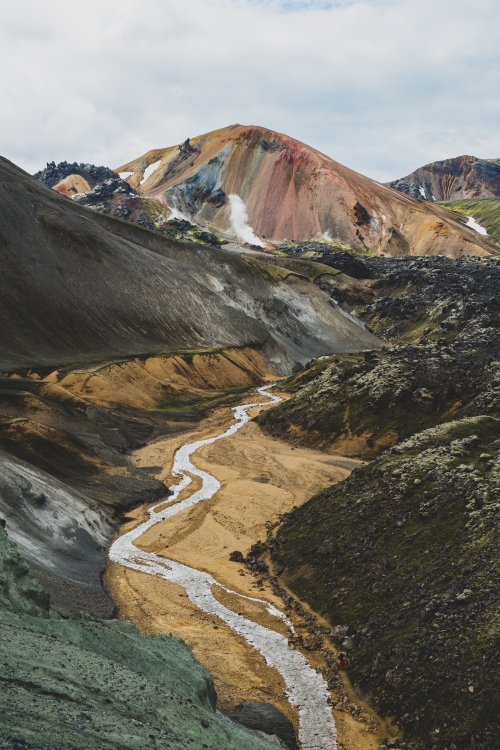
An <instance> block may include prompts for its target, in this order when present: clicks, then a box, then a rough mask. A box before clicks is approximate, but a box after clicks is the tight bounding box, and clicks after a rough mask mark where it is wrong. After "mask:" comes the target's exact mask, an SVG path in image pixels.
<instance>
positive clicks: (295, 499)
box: [108, 387, 376, 750]
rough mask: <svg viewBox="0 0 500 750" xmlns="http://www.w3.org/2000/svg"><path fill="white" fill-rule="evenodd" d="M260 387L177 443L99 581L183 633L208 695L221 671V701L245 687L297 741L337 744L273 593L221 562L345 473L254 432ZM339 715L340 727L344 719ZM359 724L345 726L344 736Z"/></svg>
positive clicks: (135, 615) (157, 625)
mask: <svg viewBox="0 0 500 750" xmlns="http://www.w3.org/2000/svg"><path fill="white" fill-rule="evenodd" d="M268 389H269V387H267V388H262V389H258V392H259V396H260V400H259V401H257V402H253V403H250V404H244V405H241V406H239V407H236V408H235V409H233V412H234V420H233V421H232V423H231V424H230V425H229V427H227V428H226V429H224V427H225V425H224V424H223V422H224V419H220V417H215V418H213V419H212V423H211V424H210V425H205V429H207V432H208V433H209V435H210V436H209V437H206V438H203V439H201V440H194V441H193V440H188V441H187V442H186V443H185V444H184V445H180V446H178V447H177V450H176V452H175V458H174V461H173V467H172V470H171V474H172V476H173V477H176V478H177V483H176V484H175V486H173V487H172V489H173V491H174V495H173V496H172V497H171V498H169V501H168V503H160V504H157V505H156V506H154V507H152V508H149V509H147V513H146V512H145V509H141V510H140V511H139V512H138V513H137V514H136V516H135V518H133V520H132V522H131V524H130V525H129V526H128V527H125V529H124V530H123V531H124V532H125V533H123V534H122V536H120V537H119V538H118V539H117V540H116V541H115V543H114V544H113V546H112V548H111V551H110V559H111V560H112V561H114V563H115V564H116V567H112V568H111V569H110V572H109V573H108V585H109V586H110V588H111V591H112V593H113V596H114V598H115V601H117V603H118V604H119V606H120V610H121V612H122V616H127V617H129V619H133V620H134V621H135V622H137V623H138V624H139V625H140V627H142V629H143V630H145V631H146V632H148V631H149V632H170V631H171V630H173V632H175V634H176V635H181V637H183V638H185V640H186V641H187V642H188V644H189V645H190V646H191V647H192V648H193V650H194V652H195V654H196V655H197V656H198V658H200V659H201V661H203V662H204V663H205V664H206V666H207V667H208V668H209V669H210V670H211V671H212V673H213V674H214V677H215V678H216V684H217V688H218V692H219V696H221V685H223V684H224V680H225V678H227V680H226V681H227V682H228V684H229V691H228V693H229V694H227V695H224V690H222V702H223V703H226V704H230V703H232V704H233V705H234V703H235V702H237V701H238V700H240V699H244V698H245V697H253V698H254V699H256V700H262V701H264V702H266V701H267V702H272V703H274V704H275V705H277V707H279V708H280V709H281V710H283V708H286V706H288V708H289V710H288V711H286V710H285V713H288V714H289V715H291V718H292V719H295V724H296V726H297V725H298V727H297V728H298V736H299V739H300V741H301V744H302V746H303V747H304V748H318V749H319V748H321V749H322V750H323V749H324V750H330V749H334V748H336V747H337V739H338V727H337V726H336V722H335V719H334V716H333V713H332V709H331V706H330V705H329V699H330V697H331V694H330V691H329V690H328V688H327V685H326V682H325V680H324V678H323V676H322V675H321V673H320V672H319V671H316V669H315V668H314V667H313V666H311V664H310V661H311V660H310V659H308V658H306V657H305V656H304V655H303V654H302V653H301V652H300V651H298V650H295V649H293V648H290V646H289V642H288V638H289V636H290V634H291V633H292V632H293V624H292V623H291V622H290V621H289V620H288V619H287V617H286V616H285V614H284V613H283V611H282V608H280V606H279V605H280V600H277V599H276V597H273V596H272V594H271V592H270V590H269V588H268V587H267V586H266V584H265V582H263V581H259V579H258V577H253V578H252V577H251V576H250V575H249V574H248V571H245V570H244V569H243V568H242V567H241V565H237V564H235V563H231V562H229V552H230V551H231V549H230V545H233V546H235V545H238V547H237V548H238V549H242V550H243V551H244V552H245V551H246V550H248V548H249V546H251V544H252V543H253V542H255V541H256V539H257V538H259V537H260V538H265V531H266V522H267V523H271V522H273V521H274V522H275V521H276V520H277V518H278V517H279V514H280V513H282V512H286V511H287V510H290V509H291V507H293V505H294V504H300V503H301V502H304V501H305V500H306V499H307V498H308V497H310V496H311V495H312V494H313V493H314V491H317V490H319V489H321V488H322V487H324V486H328V485H329V484H332V482H334V481H339V480H340V479H342V478H343V477H344V476H346V475H347V473H348V470H347V469H346V468H345V465H344V467H342V466H335V461H332V457H331V456H328V455H325V454H319V453H318V452H316V451H307V450H302V449H301V450H294V449H293V448H292V447H291V446H288V445H286V444H284V443H281V442H280V441H274V440H272V439H271V438H267V437H265V436H262V435H261V434H258V433H259V430H258V427H257V426H256V425H255V424H253V423H252V424H249V420H250V418H251V416H252V415H253V414H254V413H255V412H256V411H258V410H259V409H260V408H262V407H263V406H265V405H267V404H270V403H273V402H274V403H275V402H276V401H278V400H279V397H277V396H274V395H272V394H269V393H268ZM263 399H264V400H263ZM217 420H219V421H218V422H217ZM221 428H222V429H221ZM243 428H244V432H242V430H243ZM237 433H239V435H238V436H237ZM177 439H178V438H177ZM238 440H239V442H237V441H238ZM164 442H165V441H163V442H162V441H160V443H161V445H158V444H154V445H153V446H148V447H147V448H146V449H144V450H143V455H142V457H141V458H142V461H143V464H147V462H148V461H149V462H150V463H151V462H153V463H154V462H155V459H157V458H158V452H159V451H160V452H161V451H162V450H163V451H166V453H167V454H168V449H167V450H166V446H165V445H164ZM243 445H244V446H245V449H243V447H242V446H243ZM171 449H172V446H170V450H171ZM195 452H196V462H195V463H193V461H192V460H191V457H192V456H193V454H194V453H195ZM249 452H250V454H252V455H251V456H250V460H249V456H248V453H249ZM245 453H246V457H245ZM221 458H222V460H221ZM139 460H140V459H139ZM339 463H340V464H341V461H339ZM221 468H222V471H221ZM212 472H213V473H212ZM259 472H260V474H259ZM216 474H217V476H216ZM248 474H250V476H248ZM252 474H253V476H252ZM171 486H172V485H171ZM215 498H216V500H217V502H216V503H215V501H214V499H215ZM138 521H139V522H138ZM222 542H227V543H226V544H223V543H222ZM123 568H125V569H126V572H125V574H124V572H123ZM180 610H182V613H181V612H180ZM200 652H201V653H200ZM249 653H251V654H252V655H251V656H249ZM208 654H210V657H208ZM203 657H205V658H203ZM207 662H208V663H207ZM238 681H240V682H241V683H242V684H241V689H238V685H237V683H238ZM244 686H245V687H244ZM235 688H236V689H235ZM245 688H246V689H245ZM224 699H225V700H224ZM284 704H285V705H284ZM345 718H346V717H341V720H342V721H341V723H342V727H341V734H342V735H344V732H345V730H346V729H347V726H345V725H346V724H352V722H346V721H345ZM363 731H364V730H363V728H362V727H361V726H360V727H355V726H351V732H350V733H351V734H353V740H355V735H358V734H360V733H362V732H363ZM369 739H370V738H369V737H368V736H367V735H366V733H365V734H363V735H362V737H361V736H359V738H358V740H355V742H354V744H352V747H366V748H368V747H375V746H376V740H375V739H374V738H373V742H371V741H369V742H368V740H369ZM361 740H362V741H361ZM348 745H351V743H350V742H349V743H348ZM348 745H346V744H345V741H344V746H346V747H347V746H348Z"/></svg>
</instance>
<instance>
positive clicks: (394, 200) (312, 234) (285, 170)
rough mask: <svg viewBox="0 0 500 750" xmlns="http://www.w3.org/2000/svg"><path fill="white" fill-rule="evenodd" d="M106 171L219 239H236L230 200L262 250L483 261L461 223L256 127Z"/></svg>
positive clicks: (483, 248)
mask: <svg viewBox="0 0 500 750" xmlns="http://www.w3.org/2000/svg"><path fill="white" fill-rule="evenodd" d="M115 171H116V172H118V173H120V174H122V176H124V178H125V179H127V181H128V182H129V183H130V185H131V186H132V187H133V188H135V189H136V190H137V191H138V192H139V193H141V194H142V195H146V196H150V197H154V198H156V199H157V200H159V201H161V202H166V204H168V206H170V207H171V208H173V209H174V210H175V211H177V212H180V213H182V214H184V215H186V216H188V217H189V218H191V219H193V220H194V221H196V222H199V223H202V224H206V225H207V226H209V227H210V228H212V229H213V230H215V231H219V232H223V233H231V232H233V233H234V232H235V230H236V228H235V226H234V222H233V224H232V222H231V201H234V199H231V198H230V196H231V195H236V196H239V198H241V200H242V201H243V202H244V204H245V208H246V212H247V214H248V224H249V225H250V226H251V227H252V228H253V230H254V232H255V234H256V235H258V237H259V238H261V239H262V240H264V241H265V242H270V243H272V242H273V241H275V242H276V241H280V240H285V239H287V240H294V241H307V240H312V239H321V238H323V239H326V240H331V241H333V242H334V243H342V244H344V245H347V246H348V247H350V248H352V249H355V250H358V251H359V250H361V251H372V252H373V251H376V252H377V253H379V254H384V255H400V254H413V255H447V256H449V257H453V258H456V257H459V256H461V255H479V256H486V255H490V254H492V253H493V250H492V249H491V248H490V246H489V245H488V243H487V239H486V238H483V237H481V236H480V235H479V234H478V233H477V232H475V231H474V230H473V229H471V228H469V227H467V226H466V225H465V223H466V219H465V218H464V217H461V216H460V215H457V214H453V213H452V212H449V211H447V210H446V209H444V208H442V207H439V206H435V205H431V204H429V203H426V202H424V201H421V200H418V199H416V198H412V197H410V196H408V195H404V194H402V193H400V192H398V191H396V190H393V189H392V188H390V187H387V186H385V185H382V184H380V183H378V182H376V181H375V180H371V179H370V178H368V177H365V176H363V175H361V174H358V173H357V172H354V171H353V170H351V169H349V168H348V167H344V166H343V165H342V164H339V163H338V162H336V161H334V160H333V159H331V158H330V157H328V156H325V155H324V154H322V153H320V152H319V151H317V150H316V149H314V148H311V147H310V146H307V145H305V144H303V143H301V142H300V141H296V140H295V139H293V138H290V137H289V136H286V135H283V134H281V133H276V132H274V131H272V130H267V129H266V128H262V127H258V126H253V125H250V126H245V125H231V126H229V127H226V128H222V129H220V130H214V131H213V132H211V133H206V134H205V135H201V136H198V137H196V138H193V139H192V140H189V139H188V140H187V141H185V142H184V143H182V144H180V145H177V146H170V147H169V148H160V149H154V150H152V151H148V152H147V154H144V155H143V156H141V157H139V158H137V159H134V160H132V161H130V162H128V163H127V164H124V165H122V166H121V167H118V168H117V169H116V170H115ZM236 200H237V199H236ZM236 234H237V230H236Z"/></svg>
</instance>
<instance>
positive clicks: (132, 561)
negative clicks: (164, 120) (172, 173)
mask: <svg viewBox="0 0 500 750" xmlns="http://www.w3.org/2000/svg"><path fill="white" fill-rule="evenodd" d="M236 197H237V196H236ZM239 200H240V199H239ZM253 244H255V243H253ZM271 387H272V386H265V387H263V388H258V389H257V392H258V393H260V394H261V395H262V396H267V397H268V398H270V399H271V402H272V403H275V402H278V401H281V398H279V397H278V396H275V395H273V394H270V393H267V390H268V389H269V388H271ZM264 403H269V402H262V403H258V404H244V405H243V406H237V407H235V408H234V409H233V412H234V416H235V420H236V421H235V422H234V423H233V424H232V425H231V426H230V427H229V428H228V429H227V430H226V431H225V432H224V433H222V434H221V435H218V436H216V437H213V438H208V439H206V440H199V441H197V442H195V443H187V444H186V445H183V446H182V447H181V448H179V450H178V451H177V453H176V454H175V458H174V466H173V469H172V474H173V475H174V476H178V477H179V478H180V481H179V482H178V484H177V485H176V486H175V487H174V488H173V490H174V494H173V496H172V497H171V498H170V500H171V501H175V500H176V498H177V497H178V496H179V494H180V493H181V492H182V491H183V490H184V489H185V488H186V487H188V486H189V484H191V482H192V479H191V478H190V477H189V476H188V474H187V473H186V472H190V473H191V474H193V475H195V476H197V477H200V478H201V480H202V486H201V489H199V490H197V491H196V492H194V493H193V494H192V495H190V496H189V497H187V498H186V499H185V500H182V501H181V502H179V503H176V504H175V505H169V506H168V507H167V508H164V509H163V510H161V511H158V512H156V508H157V507H159V506H162V505H164V504H165V503H164V501H163V502H161V503H159V504H158V505H156V506H155V507H154V508H151V509H150V511H149V519H148V520H147V521H145V522H144V523H142V524H141V525H140V526H138V527H137V528H136V529H133V530H132V531H129V532H128V533H126V534H124V535H123V536H121V537H119V539H117V540H116V542H114V544H113V545H112V547H111V549H110V552H109V556H110V559H111V560H113V561H114V562H118V563H120V564H121V565H125V566H126V567H128V568H133V569H134V570H139V571H141V572H143V573H149V574H150V575H156V576H160V577H162V578H165V579H166V580H167V581H173V582H174V583H178V584H179V585H181V586H183V588H184V589H185V591H186V593H187V595H188V596H189V598H190V600H191V601H192V602H193V604H195V605H196V606H197V607H199V608H200V609H202V610H203V611H204V612H207V613H209V614H211V615H215V616H216V617H219V618H220V619H221V620H223V621H224V622H225V623H226V624H227V625H229V626H230V627H231V628H232V629H233V630H234V631H235V632H236V633H239V634H240V635H241V636H243V637H244V638H245V639H246V640H247V641H248V643H249V644H251V645H252V646H253V647H254V648H256V649H257V650H258V651H260V653H261V654H262V655H263V656H264V658H265V660H266V662H267V664H269V665H270V666H271V667H275V668H276V669H277V670H278V672H280V674H281V675H282V677H283V679H284V681H285V684H286V688H287V696H288V699H289V701H290V703H291V704H292V705H293V706H295V707H296V708H297V709H298V713H299V739H300V742H301V743H302V747H303V749H304V750H336V748H337V730H336V726H335V721H334V718H333V716H332V711H331V708H330V707H329V706H328V704H327V699H328V697H329V693H328V689H327V686H326V683H325V680H324V679H323V676H322V675H321V674H319V673H317V672H316V671H315V670H314V669H312V667H310V665H309V664H308V662H307V660H306V658H305V657H304V656H303V654H301V653H300V651H295V650H291V649H290V648H289V645H288V640H287V638H286V637H285V636H283V635H281V634H280V633H276V632H275V631H273V630H269V629H268V628H265V627H263V626H262V625H259V624H257V623H255V622H252V621H251V620H246V619H245V618H244V617H243V616H242V615H238V614H236V613H235V612H232V611H231V610H230V609H228V608H227V607H225V606H224V605H223V604H221V603H220V602H219V601H217V599H216V598H215V596H214V595H213V593H212V588H213V586H214V585H220V584H218V583H217V581H216V580H215V579H214V578H212V576H210V575H209V574H208V573H204V572H203V571H199V570H196V569H194V568H189V567H188V566H187V565H183V564H181V563H178V562H175V561H173V560H167V559H166V558H163V557H160V556H158V555H156V554H154V553H152V552H144V551H143V550H141V549H139V547H136V546H135V544H134V542H135V541H136V540H137V539H138V538H139V537H140V536H142V534H143V533H144V532H145V531H146V530H147V529H149V528H151V526H154V525H155V524H156V523H158V522H159V521H164V520H166V519H167V518H172V516H174V515H176V514H177V513H180V512H181V511H182V510H184V509H185V508H189V507H191V506H192V505H195V504H196V503H199V502H202V501H203V500H209V499H210V498H211V497H213V495H215V493H216V492H217V490H218V489H219V488H220V483H219V482H218V481H217V479H216V478H215V477H213V476H212V475H211V474H209V473H208V472H206V471H202V470H201V469H198V468H196V466H194V465H193V464H192V463H191V461H190V458H191V456H192V455H193V453H194V452H195V451H196V450H197V449H198V448H201V447H202V446H203V445H209V444H211V443H214V442H215V441H216V440H220V439H221V438H224V437H228V436H229V435H233V434H234V433H235V432H237V431H238V430H239V429H240V428H241V427H243V425H244V424H245V423H246V422H248V421H249V420H250V417H249V415H248V410H249V409H250V408H251V407H253V406H264ZM226 590H228V589H226ZM231 593H235V592H231ZM238 596H240V595H239V594H238ZM247 598H249V597H247ZM254 601H261V600H254ZM263 603H264V604H266V606H267V609H268V611H269V612H270V613H271V614H273V615H275V616H276V615H278V616H280V617H282V618H283V619H285V621H287V619H286V618H285V617H284V615H283V614H282V613H281V612H279V610H277V609H276V608H275V607H273V606H272V605H271V604H270V603H269V602H263ZM287 622H288V621H287ZM288 624H289V623H288Z"/></svg>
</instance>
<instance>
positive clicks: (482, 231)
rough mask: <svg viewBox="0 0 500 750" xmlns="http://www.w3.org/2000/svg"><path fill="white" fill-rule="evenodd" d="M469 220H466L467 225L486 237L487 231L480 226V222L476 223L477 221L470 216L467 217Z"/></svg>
mask: <svg viewBox="0 0 500 750" xmlns="http://www.w3.org/2000/svg"><path fill="white" fill-rule="evenodd" d="M467 218H468V219H469V221H468V222H467V226H468V227H471V229H474V231H475V232H477V233H478V234H482V235H483V236H485V237H487V236H488V232H487V231H486V229H485V228H484V227H482V226H481V224H478V223H477V221H476V220H475V219H474V217H472V216H468V217H467Z"/></svg>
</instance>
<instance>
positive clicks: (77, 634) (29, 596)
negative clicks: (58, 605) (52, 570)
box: [0, 526, 283, 750]
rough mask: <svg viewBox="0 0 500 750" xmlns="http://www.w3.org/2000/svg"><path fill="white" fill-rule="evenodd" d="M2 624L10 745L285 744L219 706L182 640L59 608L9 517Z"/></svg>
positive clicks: (3, 717)
mask: <svg viewBox="0 0 500 750" xmlns="http://www.w3.org/2000/svg"><path fill="white" fill-rule="evenodd" d="M0 633H1V638H0V657H1V660H2V679H1V680H0V705H1V706H2V711H1V712H0V743H1V746H2V748H5V750H20V749H22V750H42V748H56V747H58V748H63V747H72V748H82V750H98V748H102V747H106V748H110V750H113V749H114V748H116V750H118V749H119V750H123V749H124V748H127V749H128V748H130V749H132V748H138V747H145V746H146V745H147V746H150V745H151V744H153V745H154V747H157V748H165V749H166V748H184V747H188V746H191V747H197V748H201V747H217V748H221V749H222V750H234V748H238V750H266V748H267V750H269V747H271V746H272V745H271V744H269V743H272V744H274V746H276V745H278V746H281V747H283V745H281V744H280V741H279V740H278V739H277V738H276V737H274V736H268V735H265V734H263V733H261V732H259V731H256V732H253V733H248V731H247V730H245V729H244V728H243V727H239V728H238V727H237V726H236V725H235V724H232V723H230V722H228V721H227V720H222V719H221V718H220V717H219V716H218V715H217V714H216V710H215V706H216V694H215V688H214V684H213V680H212V677H211V675H210V674H209V673H208V672H207V670H206V669H205V668H204V667H203V666H202V665H201V664H200V663H199V662H198V661H197V660H196V659H195V658H194V656H193V654H192V653H191V651H190V650H189V648H188V647H187V646H186V644H185V643H184V642H183V641H181V640H180V639H178V638H173V637H171V636H155V637H152V638H148V637H147V636H143V635H141V634H140V633H139V632H138V631H137V629H136V628H135V627H134V626H133V625H131V624H129V623H125V622H118V621H116V620H115V621H86V622H82V621H80V622H76V621H71V620H61V619H59V618H57V617H55V616H54V614H53V613H52V612H51V610H50V608H49V598H48V595H47V594H46V593H45V592H44V591H43V589H42V588H41V587H40V584H39V583H38V582H37V581H36V580H35V579H34V578H33V576H32V575H31V573H30V572H29V568H28V566H27V565H26V563H25V562H24V560H23V559H22V558H21V557H20V555H19V552H18V551H17V549H16V547H15V545H14V544H13V543H12V541H11V540H10V539H9V538H8V536H7V533H6V531H5V530H4V529H3V528H2V527H1V526H0ZM266 739H267V740H268V741H269V742H267V741H266Z"/></svg>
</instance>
